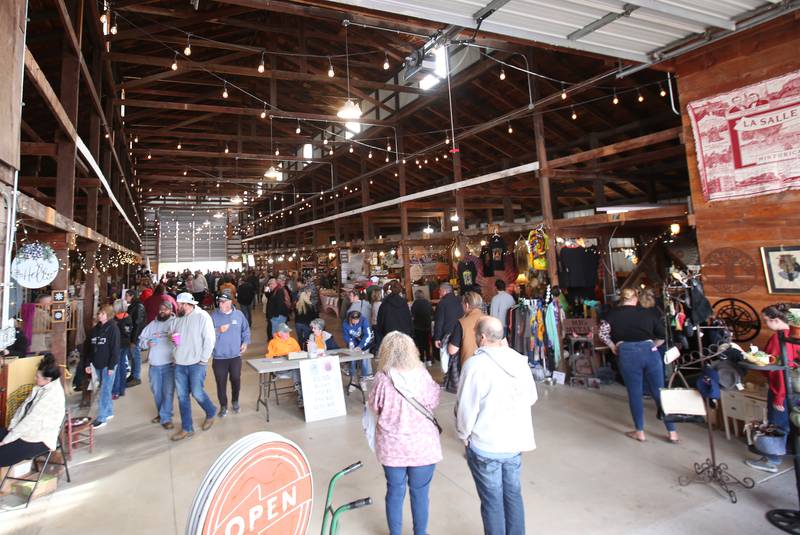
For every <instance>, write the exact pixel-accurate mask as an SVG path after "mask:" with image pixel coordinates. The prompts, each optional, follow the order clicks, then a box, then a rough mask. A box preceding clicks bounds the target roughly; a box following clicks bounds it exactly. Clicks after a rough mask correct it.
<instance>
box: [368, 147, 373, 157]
mask: <svg viewBox="0 0 800 535" xmlns="http://www.w3.org/2000/svg"><path fill="white" fill-rule="evenodd" d="M367 158H372V149H370V150H369V154H368V155H367Z"/></svg>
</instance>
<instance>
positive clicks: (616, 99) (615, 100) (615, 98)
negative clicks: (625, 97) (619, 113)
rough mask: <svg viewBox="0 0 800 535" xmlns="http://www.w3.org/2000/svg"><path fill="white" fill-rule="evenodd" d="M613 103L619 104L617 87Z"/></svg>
mask: <svg viewBox="0 0 800 535" xmlns="http://www.w3.org/2000/svg"><path fill="white" fill-rule="evenodd" d="M611 103H612V104H614V106H616V105H617V104H619V97H617V90H616V89H615V90H614V98H613V99H611Z"/></svg>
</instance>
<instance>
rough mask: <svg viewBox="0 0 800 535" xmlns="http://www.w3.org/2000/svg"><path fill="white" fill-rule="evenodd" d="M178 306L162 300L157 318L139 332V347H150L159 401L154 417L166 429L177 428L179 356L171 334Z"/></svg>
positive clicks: (152, 376) (152, 379)
mask: <svg viewBox="0 0 800 535" xmlns="http://www.w3.org/2000/svg"><path fill="white" fill-rule="evenodd" d="M174 318H175V309H174V308H173V307H172V303H171V302H169V301H166V300H164V301H162V302H161V305H159V308H158V315H157V316H156V319H154V320H153V321H151V322H150V323H148V324H147V326H146V327H145V328H144V330H143V331H142V333H141V334H140V335H139V348H140V349H149V350H150V353H149V355H148V360H149V362H150V373H149V380H150V391H151V392H152V393H153V400H154V401H155V404H156V416H155V418H153V419H152V420H150V421H151V422H152V423H154V424H161V427H163V428H164V429H173V428H174V427H175V425H174V424H173V423H172V405H173V401H174V399H175V359H174V358H173V352H174V350H175V345H174V344H173V343H172V339H171V336H170V333H171V332H172V330H173V329H174Z"/></svg>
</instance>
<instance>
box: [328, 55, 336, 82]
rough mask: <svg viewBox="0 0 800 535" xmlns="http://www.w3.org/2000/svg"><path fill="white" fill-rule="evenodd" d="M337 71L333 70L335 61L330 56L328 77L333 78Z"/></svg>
mask: <svg viewBox="0 0 800 535" xmlns="http://www.w3.org/2000/svg"><path fill="white" fill-rule="evenodd" d="M335 75H336V73H334V72H333V62H332V61H331V58H328V78H333V77H334V76H335Z"/></svg>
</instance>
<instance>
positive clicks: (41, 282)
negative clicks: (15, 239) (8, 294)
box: [11, 242, 60, 288]
mask: <svg viewBox="0 0 800 535" xmlns="http://www.w3.org/2000/svg"><path fill="white" fill-rule="evenodd" d="M59 268H60V264H59V262H58V257H57V256H56V253H55V251H53V248H52V247H50V246H49V245H47V244H45V243H39V242H33V243H26V244H23V245H22V246H21V247H20V248H19V250H18V251H17V256H15V257H14V260H13V262H11V276H12V277H14V278H15V279H16V280H17V282H18V283H19V284H20V285H21V286H22V287H24V288H42V287H44V286H47V285H48V284H50V283H51V282H53V281H54V280H55V278H56V275H58V270H59Z"/></svg>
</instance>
